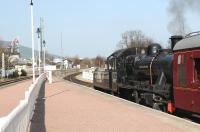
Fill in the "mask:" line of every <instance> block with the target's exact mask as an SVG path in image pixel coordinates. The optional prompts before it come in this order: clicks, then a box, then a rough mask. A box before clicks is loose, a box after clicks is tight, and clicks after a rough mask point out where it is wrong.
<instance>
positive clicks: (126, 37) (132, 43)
mask: <svg viewBox="0 0 200 132" xmlns="http://www.w3.org/2000/svg"><path fill="white" fill-rule="evenodd" d="M152 42H153V40H152V39H151V38H149V37H147V36H146V35H145V34H144V33H143V32H142V31H140V30H133V31H126V32H124V33H123V34H122V40H120V41H119V43H118V45H117V46H118V47H119V48H120V49H122V48H133V47H135V48H145V47H147V46H148V45H149V44H151V43H152Z"/></svg>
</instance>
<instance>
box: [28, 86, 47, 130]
mask: <svg viewBox="0 0 200 132" xmlns="http://www.w3.org/2000/svg"><path fill="white" fill-rule="evenodd" d="M44 96H45V82H44V83H43V84H42V88H41V89H40V92H39V96H38V99H37V103H36V105H35V110H34V114H33V118H32V120H31V125H30V132H46V127H45V99H44Z"/></svg>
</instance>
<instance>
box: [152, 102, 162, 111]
mask: <svg viewBox="0 0 200 132" xmlns="http://www.w3.org/2000/svg"><path fill="white" fill-rule="evenodd" d="M153 109H155V110H159V111H162V110H161V108H160V105H159V104H158V103H153Z"/></svg>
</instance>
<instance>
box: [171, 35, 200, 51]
mask: <svg viewBox="0 0 200 132" xmlns="http://www.w3.org/2000/svg"><path fill="white" fill-rule="evenodd" d="M194 48H200V34H198V35H194V36H189V37H186V38H184V39H182V40H180V41H179V42H177V44H176V45H175V46H174V49H173V51H177V50H184V49H194Z"/></svg>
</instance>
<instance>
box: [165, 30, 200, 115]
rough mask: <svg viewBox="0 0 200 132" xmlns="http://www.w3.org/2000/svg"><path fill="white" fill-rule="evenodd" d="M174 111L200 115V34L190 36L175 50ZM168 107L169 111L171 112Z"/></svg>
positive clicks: (176, 46) (175, 47)
mask: <svg viewBox="0 0 200 132" xmlns="http://www.w3.org/2000/svg"><path fill="white" fill-rule="evenodd" d="M173 54H174V59H173V94H174V104H173V105H172V106H173V107H172V108H173V109H172V110H171V112H172V111H173V110H175V109H181V110H185V111H189V112H192V113H197V114H200V34H198V33H196V34H189V35H188V36H186V37H185V38H184V39H183V40H181V41H179V42H177V43H176V45H175V46H174V48H173ZM169 109H170V108H169V106H168V110H169Z"/></svg>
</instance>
